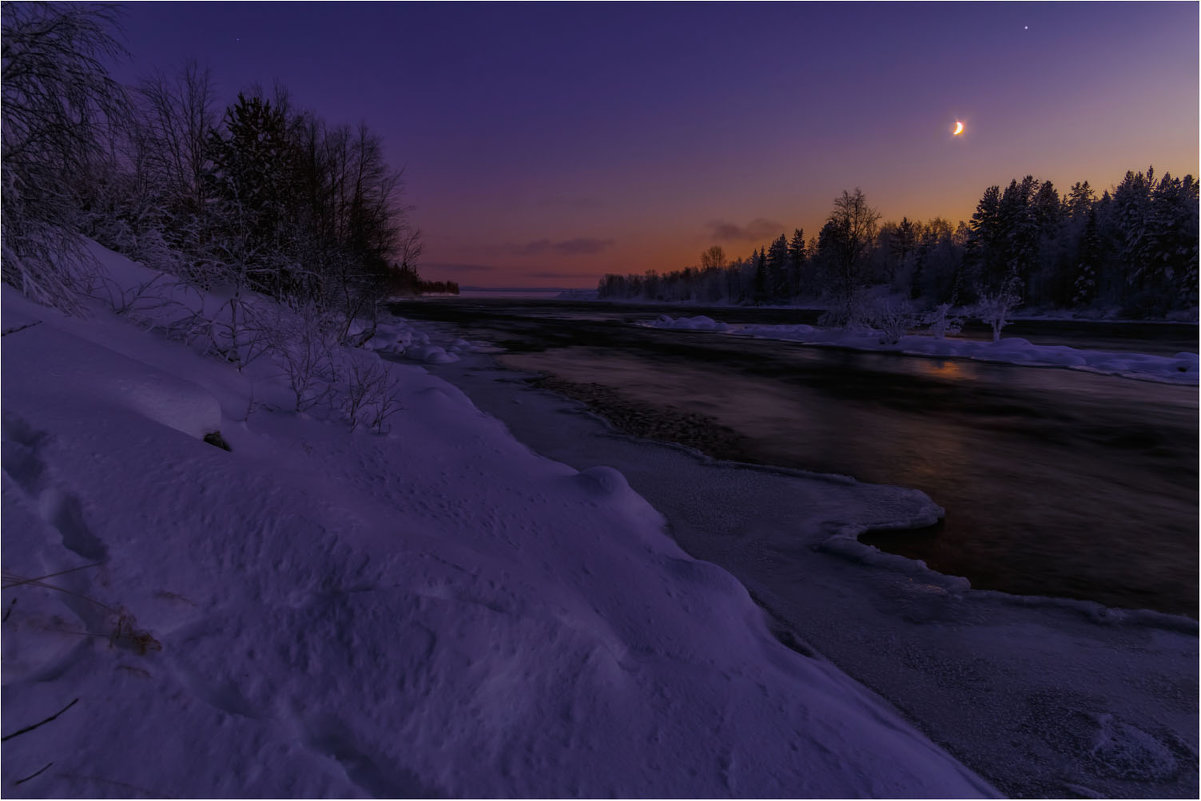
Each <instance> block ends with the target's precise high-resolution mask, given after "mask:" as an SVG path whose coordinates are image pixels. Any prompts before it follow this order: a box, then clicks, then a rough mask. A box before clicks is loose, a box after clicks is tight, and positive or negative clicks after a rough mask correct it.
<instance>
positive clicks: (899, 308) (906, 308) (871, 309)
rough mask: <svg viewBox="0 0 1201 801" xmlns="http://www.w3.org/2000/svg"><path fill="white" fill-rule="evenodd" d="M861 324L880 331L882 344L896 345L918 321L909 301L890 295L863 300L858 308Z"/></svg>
mask: <svg viewBox="0 0 1201 801" xmlns="http://www.w3.org/2000/svg"><path fill="white" fill-rule="evenodd" d="M856 314H857V316H858V319H859V321H860V323H861V324H863V325H866V326H867V327H870V328H873V329H875V330H877V331H879V332H880V344H881V345H895V344H897V343H898V342H900V341H901V337H903V336H905V335H906V334H907V333H909V329H910V328H912V327H913V326H914V324H915V322H916V317H915V315H914V312H913V307H912V306H911V305H910V303H909V301H907V300H901V299H898V298H890V297H877V298H872V299H870V300H863V301H861V302H860V304H859V305H858V308H857V309H856Z"/></svg>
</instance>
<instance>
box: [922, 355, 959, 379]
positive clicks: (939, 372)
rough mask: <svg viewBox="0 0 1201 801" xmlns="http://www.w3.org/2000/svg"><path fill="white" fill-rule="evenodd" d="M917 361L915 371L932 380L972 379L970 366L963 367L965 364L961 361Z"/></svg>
mask: <svg viewBox="0 0 1201 801" xmlns="http://www.w3.org/2000/svg"><path fill="white" fill-rule="evenodd" d="M917 361H918V362H919V364H917V365H916V367H917V369H918V370H919V371H921V372H922V373H923V374H925V375H929V376H933V377H934V378H946V379H950V380H955V379H956V378H972V377H973V374H972V373H971V371H970V365H968V366H965V364H966V363H965V362H963V361H958V360H953V359H918V360H917Z"/></svg>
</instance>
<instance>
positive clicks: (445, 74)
mask: <svg viewBox="0 0 1201 801" xmlns="http://www.w3.org/2000/svg"><path fill="white" fill-rule="evenodd" d="M121 24H122V28H123V32H122V34H121V37H120V38H121V39H122V41H123V42H124V44H125V45H126V47H127V48H128V50H129V54H130V58H129V59H128V60H127V61H125V62H124V63H123V64H121V65H118V66H117V67H116V68H115V70H114V74H115V76H116V77H117V78H118V79H120V80H122V81H124V82H127V83H132V82H134V81H135V80H136V79H137V78H138V77H140V76H145V75H148V74H150V73H152V72H153V71H155V70H162V71H166V72H171V71H174V70H176V69H177V68H178V67H179V66H180V65H182V64H183V62H184V61H185V59H188V58H195V59H196V60H197V61H198V62H199V63H200V64H201V65H202V66H207V67H208V68H209V69H210V70H211V71H212V74H213V77H214V78H215V80H216V83H217V89H218V100H219V103H220V104H221V105H224V104H226V103H228V102H229V101H231V100H232V99H233V98H234V97H235V96H236V94H237V92H238V90H239V89H244V88H247V87H249V86H250V85H252V84H255V83H258V84H261V85H263V86H266V87H268V88H270V87H271V86H272V85H273V84H274V83H275V82H276V81H278V82H280V83H282V84H283V85H285V86H286V87H287V88H288V89H289V90H290V92H291V94H292V97H293V99H294V101H295V102H296V103H297V105H299V106H302V107H305V108H310V109H312V110H314V111H316V112H317V113H319V114H320V115H321V116H322V117H324V118H325V119H326V121H327V122H329V123H335V124H336V123H352V124H354V123H358V122H359V121H364V122H366V123H367V124H368V126H369V127H370V128H372V129H373V130H374V131H376V132H378V133H379V134H380V135H381V136H382V138H383V140H384V142H385V146H386V152H387V157H388V160H389V162H390V163H391V164H392V165H393V166H398V167H400V166H403V167H404V170H405V178H406V182H407V192H406V200H407V202H408V203H410V204H412V205H413V206H415V210H414V211H413V217H414V220H415V222H416V224H417V225H418V226H419V227H420V228H421V229H422V231H423V232H424V240H425V254H424V256H423V258H422V259H421V261H420V263H419V267H420V270H421V273H422V276H423V277H425V278H428V279H433V280H445V279H449V280H455V281H458V282H460V284H463V285H473V286H490V287H500V286H528V287H535V286H556V287H594V286H595V285H596V282H597V279H598V278H599V277H600V275H601V274H602V273H605V272H642V271H644V270H647V269H652V268H653V269H657V270H670V269H678V268H681V267H684V266H688V265H695V264H696V263H697V262H698V261H699V254H700V252H701V251H702V250H703V249H705V248H706V247H708V246H709V245H713V244H720V245H722V246H723V247H724V248H725V250H726V252H727V254H729V255H731V256H739V255H746V254H749V253H750V251H751V250H752V249H753V248H756V247H758V246H760V245H762V244H766V243H767V242H768V241H769V240H770V239H772V238H774V237H776V236H778V235H779V234H781V233H785V232H787V233H788V234H790V235H791V233H792V230H793V228H796V227H802V228H804V230H805V233H806V236H811V235H813V234H815V233H816V232H817V230H818V228H819V227H820V226H821V223H822V220H823V219H824V217H825V216H826V214H828V212H829V210H830V207H831V205H832V203H833V200H834V198H835V197H836V196H837V195H839V194H840V193H841V191H842V190H843V189H853V188H855V187H860V188H862V189H863V191H864V193H865V194H866V195H867V198H868V201H869V202H870V203H871V204H872V205H874V206H875V207H877V208H878V209H879V210H880V212H881V213H882V214H883V215H884V218H885V219H886V220H889V219H895V220H899V219H900V218H901V216H902V215H906V216H908V217H910V218H911V219H927V218H930V217H933V216H936V215H938V216H943V217H946V218H948V219H950V220H952V221H956V220H959V219H966V218H967V217H969V216H970V215H971V213H972V210H973V209H974V208H975V204H976V202H977V201H978V200H979V198H980V195H981V193H982V192H983V191H984V189H985V188H986V187H987V186H989V185H991V184H1002V185H1003V184H1006V183H1008V182H1009V180H1010V179H1011V178H1020V177H1021V176H1023V175H1026V174H1033V175H1035V176H1036V177H1038V178H1040V179H1050V180H1052V181H1054V182H1055V185H1056V187H1057V188H1059V189H1060V191H1061V193H1062V192H1064V191H1066V189H1067V188H1068V187H1070V185H1071V184H1072V183H1073V182H1074V181H1078V180H1088V181H1090V182H1091V183H1092V184H1093V186H1094V187H1096V188H1097V189H1098V190H1103V189H1106V188H1109V187H1111V186H1112V185H1114V184H1115V183H1117V182H1118V181H1119V180H1120V179H1121V177H1122V175H1123V174H1124V172H1125V171H1126V170H1128V169H1146V167H1147V166H1148V165H1150V164H1153V165H1155V168H1156V171H1157V172H1160V173H1162V172H1164V171H1168V172H1171V173H1173V174H1183V173H1191V174H1193V175H1197V173H1198V5H1197V4H1196V3H1191V2H1181V3H1141V2H1140V3H1020V4H1017V3H1015V4H1008V3H979V4H975V3H972V4H966V3H965V4H956V3H769V4H749V3H738V4H724V3H722V4H699V5H691V4H636V3H621V4H582V3H570V4H551V3H533V4H515V3H514V4H474V3H453V4H432V5H427V4H410V3H355V4H350V3H270V4H259V3H140V4H128V5H124V6H122V15H121ZM957 119H958V120H962V121H963V122H964V124H965V126H966V130H965V132H964V134H963V135H962V136H960V137H952V136H951V130H952V128H953V127H954V123H955V121H956V120H957Z"/></svg>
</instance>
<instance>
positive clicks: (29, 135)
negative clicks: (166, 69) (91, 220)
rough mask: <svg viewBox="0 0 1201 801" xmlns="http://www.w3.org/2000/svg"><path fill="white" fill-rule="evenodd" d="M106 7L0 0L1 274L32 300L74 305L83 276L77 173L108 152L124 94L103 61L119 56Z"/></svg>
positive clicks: (83, 283) (85, 272)
mask: <svg viewBox="0 0 1201 801" xmlns="http://www.w3.org/2000/svg"><path fill="white" fill-rule="evenodd" d="M112 23H113V11H112V10H111V9H109V8H107V7H104V6H76V5H68V4H57V3H4V4H3V5H2V6H0V25H2V28H3V35H2V36H0V50H2V52H3V68H2V73H0V95H2V100H0V118H2V127H3V137H2V141H0V151H2V155H0V173H2V174H3V190H2V191H0V204H2V208H0V214H2V215H3V218H4V224H3V226H2V227H0V250H2V253H3V256H2V258H0V265H2V266H0V275H2V278H3V280H4V282H5V283H7V284H10V285H12V286H15V287H17V288H19V289H20V290H21V291H22V292H24V293H25V294H26V295H28V296H29V297H31V298H33V299H34V300H37V301H39V302H41V303H47V304H51V305H54V306H58V307H60V308H63V309H67V310H74V309H77V308H78V296H79V293H80V292H81V291H83V290H85V289H86V288H87V285H88V283H89V267H88V260H87V258H86V257H85V255H84V253H83V250H82V248H81V246H80V239H79V226H80V222H81V214H80V206H81V202H80V192H79V180H80V179H81V178H84V177H86V176H88V175H91V174H93V173H94V172H95V170H96V167H97V163H98V162H99V161H100V160H101V159H103V158H104V156H105V154H106V145H107V144H108V143H109V141H110V132H111V131H110V128H111V126H113V125H114V124H116V123H118V122H120V120H122V119H124V118H125V116H126V112H127V101H126V97H125V93H124V92H123V90H122V89H121V87H120V86H119V85H118V84H117V83H116V81H114V80H113V79H112V78H111V77H110V76H109V74H108V71H107V69H106V67H105V63H106V61H107V60H108V59H109V58H111V57H112V56H115V55H117V54H119V53H120V47H119V45H118V44H117V43H116V41H115V40H114V39H113V36H112V34H111V33H110V30H111V26H112Z"/></svg>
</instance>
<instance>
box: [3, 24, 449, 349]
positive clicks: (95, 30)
mask: <svg viewBox="0 0 1201 801" xmlns="http://www.w3.org/2000/svg"><path fill="white" fill-rule="evenodd" d="M112 15H113V12H112V10H111V9H108V8H106V7H103V6H90V7H84V6H75V5H56V4H33V3H5V4H4V5H3V34H4V35H3V45H2V46H3V81H2V83H3V108H2V109H0V113H2V115H3V132H4V135H3V177H4V193H3V214H4V220H5V225H4V228H3V248H4V251H3V256H4V258H3V280H4V281H5V282H6V283H9V284H11V285H14V286H17V287H19V288H21V289H22V290H23V291H25V292H26V293H27V294H29V295H31V296H33V297H35V298H36V299H39V300H41V301H43V302H48V303H51V304H54V305H57V306H60V307H64V308H70V307H72V306H73V305H75V300H74V299H75V298H77V297H78V293H79V291H80V289H81V287H82V286H83V285H85V284H86V283H87V281H88V275H87V272H88V269H87V264H86V261H85V260H84V259H82V258H80V257H79V253H80V247H79V242H80V239H79V237H80V236H81V235H83V236H88V237H92V238H94V239H96V240H97V241H99V242H100V243H101V244H104V245H106V246H108V247H110V248H112V249H114V250H117V251H119V252H121V253H124V254H126V255H128V256H130V257H131V258H133V259H134V260H136V261H140V262H142V263H144V264H146V265H147V266H150V267H153V268H156V269H160V270H164V271H167V272H171V273H173V274H176V275H179V276H182V277H184V278H186V279H187V280H188V281H190V282H192V283H194V284H195V285H196V286H198V287H200V288H203V289H205V290H209V291H214V290H218V291H220V292H221V293H223V294H224V295H225V296H228V297H230V298H231V301H230V302H231V310H232V313H233V314H235V315H236V314H237V313H238V305H239V302H240V299H243V298H245V297H246V295H247V293H259V294H262V295H266V296H268V297H270V298H272V299H274V300H276V301H280V302H284V303H287V304H291V305H303V304H311V305H314V306H316V307H318V308H319V309H320V310H322V311H323V312H327V313H329V314H332V315H336V316H337V317H338V318H340V319H341V321H342V326H343V331H342V333H343V335H344V336H345V335H347V332H349V330H350V328H351V321H353V320H355V319H356V318H363V317H371V316H373V315H374V311H375V307H376V305H377V303H378V302H379V301H380V300H381V299H383V298H385V297H386V296H388V295H389V294H391V293H419V292H421V291H426V290H429V289H433V288H434V285H430V284H427V282H423V281H422V280H421V279H420V276H419V275H418V274H417V268H416V261H417V258H418V256H419V255H420V253H421V237H420V232H419V231H418V230H417V229H416V228H414V227H413V226H412V224H411V222H410V219H409V210H408V208H407V207H406V206H405V205H404V204H403V191H402V190H403V184H402V176H401V172H400V171H399V170H395V169H393V168H391V167H390V166H389V165H388V164H387V162H386V160H385V158H384V154H383V147H382V143H381V140H380V138H379V136H378V135H377V134H376V133H375V132H373V131H371V130H370V129H369V128H368V127H367V126H366V125H365V124H360V125H358V126H349V125H331V124H329V123H327V122H326V121H325V120H323V119H322V118H321V117H320V116H318V115H317V114H316V113H314V112H312V111H308V110H305V109H301V108H297V107H296V106H295V104H294V103H293V102H292V101H291V99H290V97H289V95H288V93H287V91H286V89H284V88H283V87H278V86H277V87H275V88H274V89H273V91H272V92H270V93H268V92H266V91H264V90H262V89H261V88H252V89H251V90H249V91H246V92H243V93H240V94H239V95H238V97H237V100H236V101H235V102H234V103H232V104H230V105H229V106H228V107H226V108H224V109H219V108H218V105H217V102H216V92H215V88H214V85H213V82H212V79H211V77H210V75H209V73H208V72H207V70H204V69H202V68H200V67H198V66H197V65H196V64H188V65H186V66H184V67H183V68H182V69H180V70H179V71H178V72H177V73H175V74H173V75H163V74H159V75H155V76H154V77H151V78H148V79H146V80H144V81H142V82H141V83H140V84H139V85H137V86H136V87H133V88H126V87H122V86H120V85H118V84H117V83H116V82H114V81H113V80H112V79H111V78H110V77H109V74H108V72H107V70H106V68H105V62H106V60H108V59H110V58H111V57H113V56H115V55H117V54H119V51H120V48H119V46H118V45H117V44H116V42H115V40H114V39H113V38H112V35H111V29H112V27H113V23H114V20H113V16H112ZM64 254H65V255H64ZM436 289H437V290H438V291H450V292H455V291H457V286H454V285H453V282H448V283H443V284H439V285H438V286H437V287H436Z"/></svg>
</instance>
